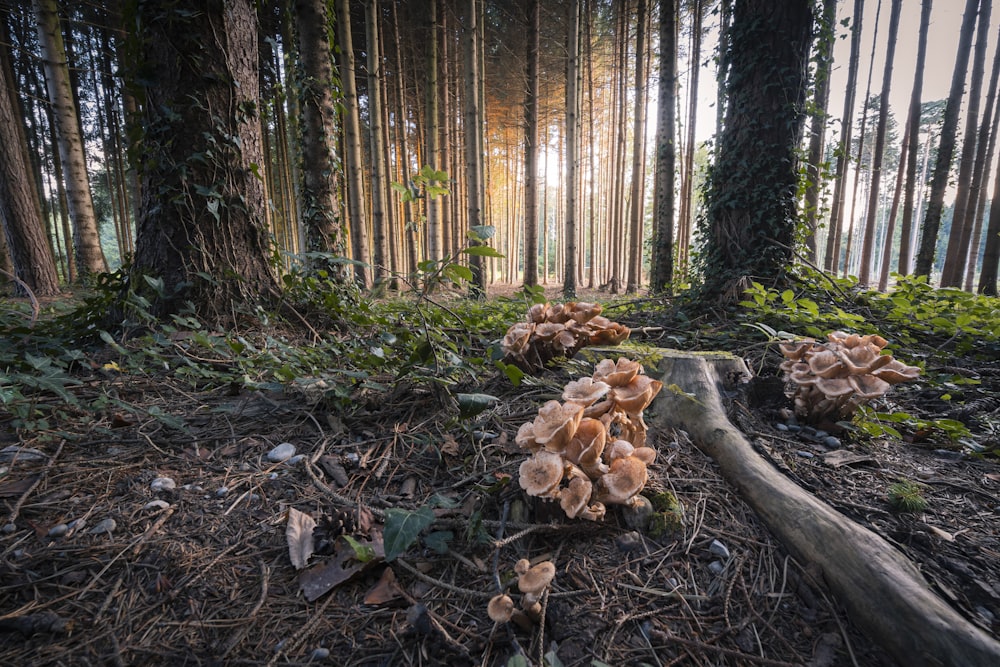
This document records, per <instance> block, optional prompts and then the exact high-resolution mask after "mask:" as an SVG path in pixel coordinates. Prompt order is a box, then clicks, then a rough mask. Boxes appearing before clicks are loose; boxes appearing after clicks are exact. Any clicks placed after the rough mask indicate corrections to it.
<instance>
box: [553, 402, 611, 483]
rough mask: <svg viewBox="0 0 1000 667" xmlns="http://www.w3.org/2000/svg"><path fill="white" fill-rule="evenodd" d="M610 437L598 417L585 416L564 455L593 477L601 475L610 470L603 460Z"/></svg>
mask: <svg viewBox="0 0 1000 667" xmlns="http://www.w3.org/2000/svg"><path fill="white" fill-rule="evenodd" d="M607 439H608V432H607V431H606V430H605V429H604V424H602V423H601V422H600V421H599V420H597V419H592V418H588V417H585V418H583V419H581V420H580V425H579V426H578V427H577V429H576V434H575V435H574V436H573V439H572V440H570V441H569V444H568V445H566V450H565V451H564V452H563V455H564V456H565V457H566V458H567V459H568V460H570V461H572V462H573V463H575V464H576V465H578V466H580V468H582V469H583V471H584V472H585V473H586V474H587V475H588V476H589V477H591V478H596V477H599V476H600V475H603V474H604V473H606V472H607V471H608V469H607V466H605V465H604V464H603V463H602V462H601V454H602V453H603V452H604V445H605V444H606V442H607Z"/></svg>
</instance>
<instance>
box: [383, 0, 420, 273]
mask: <svg viewBox="0 0 1000 667" xmlns="http://www.w3.org/2000/svg"><path fill="white" fill-rule="evenodd" d="M398 4H399V3H396V2H390V3H389V6H390V7H391V8H392V31H393V38H394V40H393V41H394V44H393V47H394V49H395V56H396V124H397V126H398V135H399V136H398V137H397V140H396V142H397V148H398V152H399V158H398V160H399V164H400V180H401V181H402V183H403V184H407V183H409V180H410V170H411V169H412V165H411V164H410V153H409V147H408V146H409V135H408V132H407V126H408V125H409V123H408V122H407V120H408V117H409V114H408V113H407V106H406V88H405V85H404V81H403V70H404V67H403V52H402V49H401V46H400V45H401V40H400V33H399V6H398ZM402 209H403V213H402V217H403V229H404V234H403V236H404V237H405V244H406V262H405V270H404V271H403V272H404V273H411V272H413V271H416V269H417V261H418V256H419V252H418V251H419V246H420V235H419V234H418V232H417V229H418V226H417V224H416V222H415V221H414V213H413V209H414V206H413V203H412V202H411V201H409V200H407V201H406V202H404V203H403V207H402Z"/></svg>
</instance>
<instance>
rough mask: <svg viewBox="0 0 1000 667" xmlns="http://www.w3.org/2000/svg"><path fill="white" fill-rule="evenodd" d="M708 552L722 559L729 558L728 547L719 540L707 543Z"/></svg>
mask: <svg viewBox="0 0 1000 667" xmlns="http://www.w3.org/2000/svg"><path fill="white" fill-rule="evenodd" d="M708 552H709V553H710V554H712V555H713V556H718V557H719V558H721V559H722V560H729V547H727V546H726V545H725V544H723V543H722V542H720V541H719V540H712V543H711V544H709V545H708Z"/></svg>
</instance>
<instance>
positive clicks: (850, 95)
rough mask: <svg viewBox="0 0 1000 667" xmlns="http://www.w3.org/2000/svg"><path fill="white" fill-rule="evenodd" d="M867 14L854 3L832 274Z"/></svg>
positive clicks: (830, 246) (829, 261)
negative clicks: (862, 31)
mask: <svg viewBox="0 0 1000 667" xmlns="http://www.w3.org/2000/svg"><path fill="white" fill-rule="evenodd" d="M864 10H865V2H864V0H854V13H853V21H852V25H851V56H850V61H849V64H848V68H847V90H846V92H845V94H844V113H843V114H842V115H841V117H840V127H841V132H840V141H839V143H838V144H837V171H836V174H835V175H834V182H833V201H832V204H831V208H830V230H829V233H828V235H827V240H826V253H825V256H824V259H823V266H824V268H826V270H827V271H831V272H835V271H836V270H837V267H838V265H839V263H840V235H841V229H842V228H843V223H844V191H845V189H846V186H847V165H848V162H850V155H851V130H852V127H853V124H854V100H855V94H856V91H857V87H858V65H859V63H860V61H861V26H862V18H863V15H864ZM866 102H867V100H866Z"/></svg>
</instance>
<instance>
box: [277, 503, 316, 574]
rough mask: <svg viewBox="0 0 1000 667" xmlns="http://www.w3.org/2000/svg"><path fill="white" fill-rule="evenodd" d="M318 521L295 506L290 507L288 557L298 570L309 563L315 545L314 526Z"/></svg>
mask: <svg viewBox="0 0 1000 667" xmlns="http://www.w3.org/2000/svg"><path fill="white" fill-rule="evenodd" d="M315 527H316V521H315V520H314V519H313V518H312V517H311V516H309V515H308V514H306V513H305V512H300V511H299V510H297V509H295V508H294V507H289V508H288V524H287V525H286V526H285V539H286V540H287V541H288V557H289V558H290V559H291V561H292V565H293V566H294V567H295V569H296V570H301V569H302V568H304V567H305V566H306V565H307V564H308V563H309V557H310V556H312V553H313V549H314V547H315V545H314V543H313V528H315Z"/></svg>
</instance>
